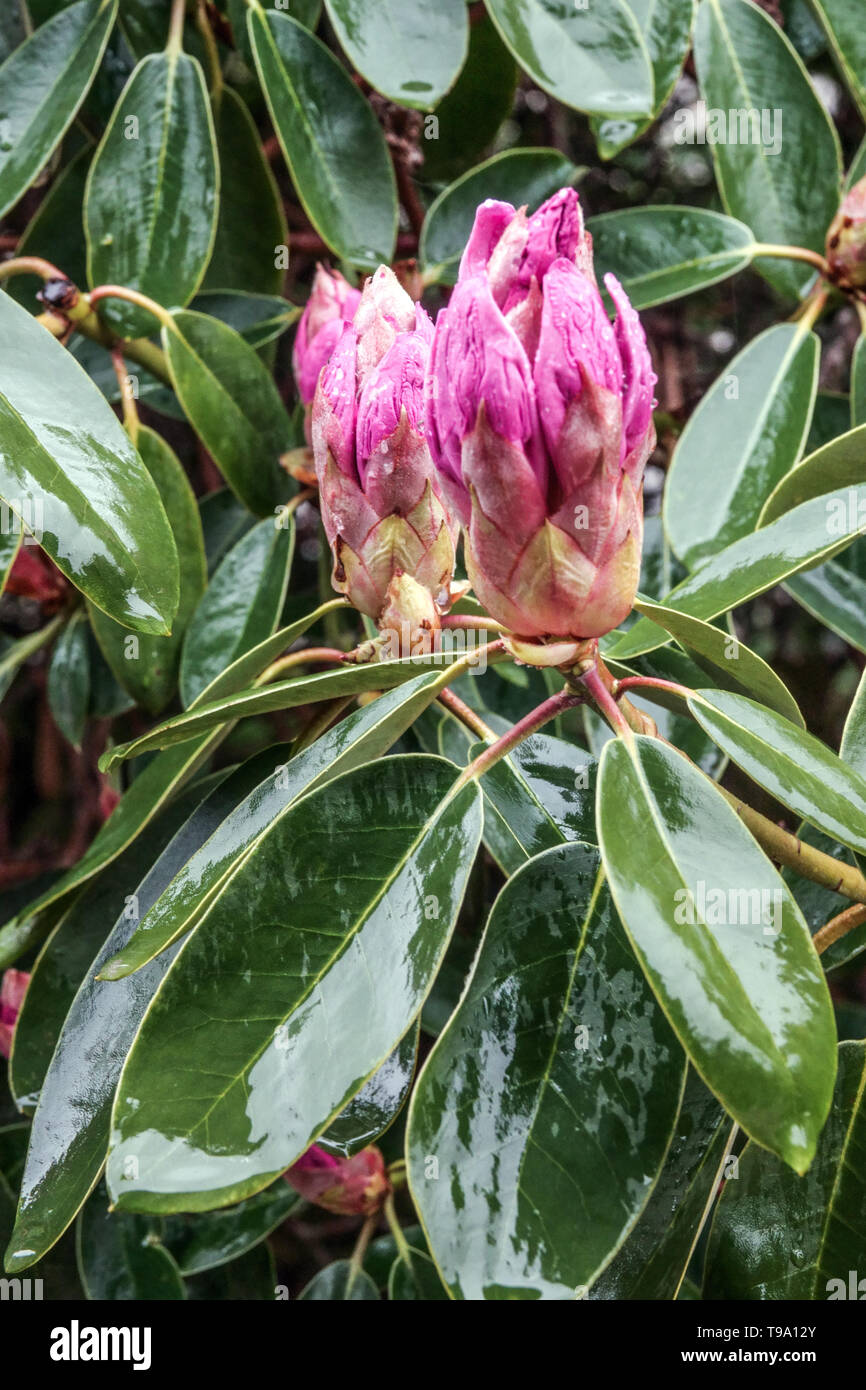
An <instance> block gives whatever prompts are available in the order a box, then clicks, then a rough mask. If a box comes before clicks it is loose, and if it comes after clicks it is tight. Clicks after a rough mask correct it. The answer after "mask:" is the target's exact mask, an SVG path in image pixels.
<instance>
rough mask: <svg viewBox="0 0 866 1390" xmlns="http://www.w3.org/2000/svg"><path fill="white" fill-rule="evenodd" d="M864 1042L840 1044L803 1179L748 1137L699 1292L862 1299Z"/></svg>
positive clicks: (725, 1197)
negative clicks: (827, 1104)
mask: <svg viewBox="0 0 866 1390" xmlns="http://www.w3.org/2000/svg"><path fill="white" fill-rule="evenodd" d="M864 1175H866V1043H863V1042H844V1043H842V1044H841V1046H840V1048H839V1076H838V1079H837V1082H836V1089H835V1092H834V1094H833V1105H832V1107H831V1110H830V1116H829V1119H828V1121H827V1124H826V1127H825V1129H824V1131H823V1133H822V1135H821V1138H820V1141H819V1143H818V1150H817V1153H816V1155H815V1161H814V1163H813V1164H812V1166H811V1168H810V1169H809V1171H808V1173H807V1174H806V1175H805V1177H802V1178H799V1177H796V1176H795V1175H794V1174H793V1173H791V1172H790V1171H789V1170H788V1169H787V1168H786V1167H785V1166H784V1165H783V1164H781V1163H780V1162H779V1161H778V1159H777V1158H775V1157H774V1156H773V1155H772V1154H768V1153H765V1152H763V1151H762V1150H761V1149H759V1148H757V1146H756V1145H754V1144H748V1145H747V1146H746V1148H745V1150H744V1151H743V1153H742V1154H741V1156H740V1165H739V1177H738V1178H737V1181H736V1182H729V1183H726V1184H725V1188H724V1191H723V1193H722V1197H721V1201H720V1202H719V1205H718V1209H717V1211H716V1216H715V1220H714V1222H713V1227H712V1231H711V1234H710V1243H709V1248H708V1250H707V1271H706V1276H705V1285H704V1297H705V1298H716V1299H718V1298H721V1299H730V1298H734V1299H742V1300H746V1299H773V1300H775V1299H780V1300H783V1301H787V1300H815V1301H819V1302H824V1301H825V1300H827V1299H831V1300H838V1299H858V1300H860V1299H862V1297H863V1291H864V1289H866V1285H864V1284H863V1283H862V1282H860V1281H861V1280H862V1277H863V1276H862V1268H863V1249H864V1244H866V1176H864Z"/></svg>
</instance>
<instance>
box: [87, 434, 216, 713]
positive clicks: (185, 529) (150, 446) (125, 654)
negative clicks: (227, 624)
mask: <svg viewBox="0 0 866 1390" xmlns="http://www.w3.org/2000/svg"><path fill="white" fill-rule="evenodd" d="M137 447H138V452H139V454H140V456H141V459H142V461H143V463H144V465H145V467H146V468H147V471H148V473H149V474H150V476H151V477H152V478H153V481H154V482H155V483H156V486H157V489H158V491H159V495H160V498H161V499H162V504H163V506H164V507H165V512H166V515H167V516H168V518H169V521H170V523H171V529H172V533H173V535H174V541H175V545H176V546H177V553H178V556H179V559H180V602H179V604H178V608H177V614H176V617H175V620H174V623H173V625H172V630H171V636H170V637H147V636H141V637H138V636H131V635H130V633H129V632H128V631H127V630H126V629H125V628H123V627H121V626H120V624H119V623H115V622H114V621H113V620H112V619H111V618H109V617H106V615H105V614H104V613H100V612H99V610H98V609H96V608H93V607H92V606H91V609H90V621H91V624H92V626H93V631H94V633H95V634H96V639H97V641H98V642H99V646H100V648H101V650H102V654H103V656H104V657H105V660H106V661H107V662H108V665H109V667H110V669H111V670H112V671H113V673H114V675H115V676H116V678H117V680H118V681H119V682H120V684H121V685H122V686H123V687H124V689H125V690H128V691H129V693H130V695H132V696H133V698H134V700H135V702H136V704H139V705H142V706H143V707H144V709H146V710H147V712H148V714H159V712H160V710H163V709H165V707H166V705H167V704H168V702H169V701H170V699H171V697H172V696H173V694H174V692H175V689H176V688H177V674H178V666H179V664H180V655H181V644H182V642H183V640H184V636H185V634H186V631H187V627H188V625H189V622H190V619H191V617H192V615H193V611H194V610H196V605H197V604H198V602H199V599H200V598H201V596H202V594H203V593H204V591H205V585H206V584H207V567H206V565H205V558H204V539H203V536H202V530H201V520H200V518H199V513H198V507H197V506H196V501H195V497H194V496H193V492H192V488H191V487H190V485H189V483H188V481H187V477H186V474H185V472H184V470H183V467H182V466H181V464H180V461H179V460H178V458H177V456H176V455H175V453H174V451H173V450H172V449H171V448H170V446H169V445H168V444H167V443H166V442H165V440H164V439H162V438H161V437H160V435H158V434H156V433H155V431H154V430H151V429H146V428H142V429H140V430H139V434H138V439H137ZM210 592H211V591H210V590H208V593H210ZM196 611H197V610H196Z"/></svg>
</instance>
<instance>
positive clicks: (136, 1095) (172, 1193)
mask: <svg viewBox="0 0 866 1390" xmlns="http://www.w3.org/2000/svg"><path fill="white" fill-rule="evenodd" d="M453 779H454V768H453V767H452V766H451V765H450V764H449V763H445V762H442V761H440V760H438V759H434V758H429V757H426V756H423V755H414V756H407V757H399V758H389V759H386V760H384V761H381V760H380V761H378V762H376V763H373V764H369V765H368V766H366V767H362V768H357V769H355V770H354V771H353V772H349V773H347V774H345V776H343V777H339V778H337V779H335V780H334V781H331V782H328V783H327V784H326V785H325V786H324V787H320V788H319V789H318V790H316V791H314V792H312V793H311V794H310V795H309V796H307V797H304V798H303V799H302V800H301V801H299V802H298V803H297V804H296V805H295V806H294V807H293V808H292V809H291V810H290V811H289V812H288V814H287V815H286V816H284V817H282V819H281V820H279V821H278V822H277V823H276V825H275V827H274V829H273V831H272V832H271V834H269V835H268V836H266V837H264V838H263V840H262V842H261V843H260V844H259V845H258V847H257V850H256V853H255V854H254V855H251V856H249V857H248V858H247V859H246V861H245V862H244V864H243V865H242V866H241V868H240V870H239V871H238V873H237V874H236V875H235V878H234V880H233V882H232V884H231V886H230V888H229V889H228V890H227V891H226V892H225V893H223V894H222V896H221V898H220V900H219V903H218V905H217V906H216V907H215V908H214V909H212V910H211V912H210V913H209V914H208V915H207V917H205V919H204V921H203V922H201V923H200V925H199V927H198V928H197V930H196V931H195V932H193V933H192V934H191V935H190V936H188V937H187V939H186V942H185V943H184V945H183V946H182V947H181V950H180V953H179V955H178V957H177V960H176V962H175V964H174V965H173V967H172V968H171V970H170V971H169V973H168V975H167V976H166V980H165V986H164V988H163V989H161V990H160V991H159V993H158V994H157V996H156V997H155V999H154V1001H153V1004H152V1006H151V1008H150V1010H149V1012H148V1015H147V1017H146V1019H145V1020H144V1022H143V1023H142V1026H141V1029H140V1031H139V1034H138V1040H137V1042H136V1044H135V1045H134V1047H133V1048H132V1050H131V1052H130V1054H129V1057H128V1058H127V1062H126V1065H125V1067H124V1072H123V1076H122V1077H121V1080H120V1082H119V1085H118V1091H117V1101H116V1107H115V1112H114V1118H113V1130H114V1133H115V1142H114V1145H113V1148H112V1152H111V1154H110V1157H109V1160H108V1184H109V1190H110V1192H111V1194H112V1197H113V1198H114V1200H115V1201H116V1202H117V1203H118V1204H119V1205H120V1206H123V1207H131V1208H133V1209H135V1210H144V1209H147V1210H153V1211H171V1210H176V1209H180V1210H193V1211H198V1210H207V1209H209V1208H211V1207H215V1206H220V1205H223V1204H225V1203H226V1202H228V1201H233V1200H238V1199H240V1198H241V1197H245V1196H249V1195H251V1194H252V1193H253V1192H256V1191H258V1190H260V1189H261V1188H262V1187H263V1186H265V1185H266V1184H267V1183H268V1182H270V1181H271V1180H272V1179H273V1177H274V1176H275V1175H277V1174H278V1173H280V1172H283V1171H284V1170H285V1169H286V1168H287V1167H288V1166H289V1165H290V1164H291V1163H292V1162H293V1161H294V1160H295V1158H297V1156H298V1155H299V1154H300V1153H302V1152H304V1150H305V1149H306V1148H308V1147H309V1145H310V1143H312V1142H313V1141H314V1140H315V1139H316V1138H317V1136H318V1135H319V1134H320V1133H321V1132H322V1130H323V1129H325V1128H326V1127H327V1125H328V1124H329V1123H330V1121H331V1120H332V1119H333V1117H334V1116H335V1115H336V1114H337V1113H339V1111H340V1110H341V1109H343V1107H344V1106H345V1105H346V1103H347V1102H348V1101H349V1100H350V1099H351V1097H352V1096H353V1095H354V1094H355V1093H356V1092H357V1091H359V1090H360V1089H361V1087H362V1086H363V1085H364V1083H365V1082H366V1080H367V1079H368V1077H369V1076H371V1075H372V1074H373V1072H375V1071H376V1070H377V1069H378V1068H379V1066H381V1064H382V1062H383V1061H384V1060H385V1058H386V1057H387V1056H388V1055H389V1053H390V1052H392V1051H393V1049H394V1047H395V1046H396V1044H397V1043H398V1041H399V1040H400V1038H401V1037H403V1035H404V1034H405V1032H406V1031H407V1029H408V1027H409V1025H410V1024H411V1022H412V1020H413V1018H415V1017H416V1016H417V1014H418V1013H419V1012H420V1009H421V1006H422V1004H423V1002H424V998H425V995H426V994H427V992H428V990H429V988H430V985H431V984H432V982H433V979H434V978H435V975H436V971H437V969H438V967H439V964H440V962H441V960H442V957H443V955H444V953H445V948H446V946H447V944H448V939H449V937H450V935H451V931H452V928H453V924H454V920H455V918H456V915H457V912H458V910H459V907H460V903H461V901H462V898H463V893H464V890H465V886H466V880H467V877H468V874H469V870H470V868H471V866H472V863H473V860H474V858H475V853H476V850H477V847H478V842H479V840H480V837H481V814H480V796H479V794H478V789H477V787H475V786H474V785H472V784H469V785H467V786H465V787H463V788H461V789H459V790H456V791H455V789H454V782H453ZM336 835H339V844H340V853H339V856H337V857H336V858H335V857H334V854H333V846H334V839H335V836H336ZM148 968H149V969H151V968H152V967H148ZM131 978H132V979H135V978H137V977H136V976H133V977H131ZM192 982H194V985H193V983H192ZM106 988H109V989H116V988H118V986H117V985H108V986H106ZM337 1016H339V1018H340V1028H339V1037H337V1036H335V1035H334V1033H333V1022H334V1019H335V1018H336V1017H337ZM324 1055H327V1057H328V1063H327V1067H326V1068H324V1069H323V1067H322V1060H321V1059H322V1057H323V1056H324ZM215 1056H216V1057H218V1058H219V1065H218V1067H216V1068H215V1067H214V1057H215ZM172 1078H173V1079H172ZM193 1078H194V1080H193ZM133 1153H134V1154H135V1156H136V1160H137V1161H136V1164H135V1165H134V1166H133V1165H130V1164H129V1163H128V1161H127V1160H128V1159H129V1157H130V1155H131V1154H133Z"/></svg>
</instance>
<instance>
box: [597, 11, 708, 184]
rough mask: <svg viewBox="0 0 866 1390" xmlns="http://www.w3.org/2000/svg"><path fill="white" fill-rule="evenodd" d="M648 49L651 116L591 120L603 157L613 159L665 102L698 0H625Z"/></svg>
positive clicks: (679, 66)
mask: <svg viewBox="0 0 866 1390" xmlns="http://www.w3.org/2000/svg"><path fill="white" fill-rule="evenodd" d="M626 3H627V4H628V7H629V9H630V10H631V12H632V14H633V15H634V18H635V21H636V22H637V25H638V28H639V29H640V32H641V34H642V36H643V40H644V43H645V44H646V47H647V51H648V53H649V57H650V62H651V64H652V71H653V111H652V117H651V118H649V119H647V120H640V119H635V118H631V119H623V118H620V119H619V120H617V119H616V118H613V119H599V118H595V119H594V120H593V121H592V129H593V133H594V135H595V137H596V140H597V141H598V151H599V154H600V155H601V157H602V159H612V158H613V157H614V155H616V154H618V153H619V152H620V150H622V149H623V148H624V147H625V146H626V145H630V144H631V142H632V141H633V140H636V139H637V137H638V136H639V135H641V134H643V132H644V131H645V130H646V129H647V128H648V126H649V125H650V124H651V122H652V119H654V118H655V117H656V116H658V114H659V113H660V112H661V111H662V110H663V108H664V107H665V106H666V105H667V103H668V101H669V100H670V97H671V95H672V93H673V90H674V87H675V86H676V84H677V79H678V78H679V75H680V72H681V71H682V66H683V63H684V61H685V58H686V55H687V54H688V51H689V47H690V44H691V32H692V25H693V24H694V20H695V15H696V13H697V0H626Z"/></svg>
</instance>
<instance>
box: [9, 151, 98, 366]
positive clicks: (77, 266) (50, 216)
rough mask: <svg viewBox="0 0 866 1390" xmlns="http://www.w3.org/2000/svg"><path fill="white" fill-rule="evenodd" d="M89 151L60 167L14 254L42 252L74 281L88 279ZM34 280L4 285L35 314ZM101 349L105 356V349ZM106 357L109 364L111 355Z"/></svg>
mask: <svg viewBox="0 0 866 1390" xmlns="http://www.w3.org/2000/svg"><path fill="white" fill-rule="evenodd" d="M92 153H93V152H92V150H91V148H90V146H88V145H83V146H82V148H81V149H80V150H79V151H78V153H77V154H76V155H74V156H73V158H72V159H71V160H70V161H69V163H68V164H67V165H66V167H65V168H64V169H61V171H60V173H59V174H58V175H57V177H56V178H55V180H54V182H53V183H52V185H51V187H50V188H49V190H48V192H47V193H46V195H45V197H44V198H43V199H42V202H41V203H40V204H39V207H38V208H37V209H36V212H35V213H34V214H33V216H32V217H31V219H30V221H29V222H28V223H27V227H26V229H25V232H24V235H23V236H22V238H21V240H20V241H19V243H18V246H17V247H16V250H15V255H16V256H41V257H43V259H44V260H47V261H50V262H51V264H52V265H56V266H60V267H62V269H63V273H64V274H65V275H68V277H69V279H70V280H71V281H72V282H73V284H76V285H84V284H86V283H87V244H86V242H85V240H84V227H83V224H82V208H83V206H84V189H85V185H86V183H87V170H88V168H89V167H90V159H91V155H92ZM37 280H38V277H37V276H30V275H15V276H13V278H12V279H11V280H7V281H5V283H4V286H3V288H4V289H5V290H6V293H7V294H9V295H11V296H12V298H13V299H14V300H15V302H16V304H20V305H22V307H23V308H25V309H28V310H29V311H30V312H31V313H34V314H38V313H41V312H42V305H41V304H40V303H39V302H38V300H37V299H36V294H35V291H36V289H37V288H39V287H40V286H37ZM85 341H86V339H85ZM102 352H103V356H104V357H106V358H107V354H106V353H105V350H104V349H103V350H102ZM107 360H108V361H109V364H110V360H111V359H110V358H107ZM116 380H117V378H116V377H115V381H116Z"/></svg>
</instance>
